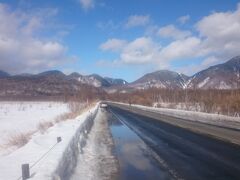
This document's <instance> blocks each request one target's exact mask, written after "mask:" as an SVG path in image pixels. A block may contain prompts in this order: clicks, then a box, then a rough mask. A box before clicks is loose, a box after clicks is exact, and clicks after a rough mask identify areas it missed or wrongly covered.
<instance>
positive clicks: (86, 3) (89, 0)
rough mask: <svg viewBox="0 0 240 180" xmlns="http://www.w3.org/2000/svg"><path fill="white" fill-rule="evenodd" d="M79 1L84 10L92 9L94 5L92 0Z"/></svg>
mask: <svg viewBox="0 0 240 180" xmlns="http://www.w3.org/2000/svg"><path fill="white" fill-rule="evenodd" d="M79 2H80V4H81V6H82V8H83V9H84V10H85V11H88V10H90V9H93V8H94V6H95V2H94V0H79Z"/></svg>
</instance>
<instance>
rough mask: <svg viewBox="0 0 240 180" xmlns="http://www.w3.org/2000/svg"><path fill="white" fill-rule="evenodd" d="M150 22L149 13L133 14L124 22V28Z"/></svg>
mask: <svg viewBox="0 0 240 180" xmlns="http://www.w3.org/2000/svg"><path fill="white" fill-rule="evenodd" d="M149 22H150V16H149V15H133V16H130V17H129V18H128V20H127V22H126V24H125V27H126V28H132V27H136V26H145V25H147V24H148V23H149Z"/></svg>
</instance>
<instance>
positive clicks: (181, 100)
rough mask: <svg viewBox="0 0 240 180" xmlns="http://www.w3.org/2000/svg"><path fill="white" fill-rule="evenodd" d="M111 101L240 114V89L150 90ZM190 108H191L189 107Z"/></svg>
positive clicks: (119, 94)
mask: <svg viewBox="0 0 240 180" xmlns="http://www.w3.org/2000/svg"><path fill="white" fill-rule="evenodd" d="M108 99H109V100H112V101H121V102H124V103H132V104H141V105H146V106H153V105H155V106H161V104H162V103H168V104H185V106H186V107H187V108H186V109H188V108H189V109H191V107H190V106H198V108H196V109H198V110H199V111H203V112H209V113H211V112H213V113H220V114H226V115H236V114H240V89H238V90H216V89H209V90H199V89H198V90H193V89H186V90H173V89H156V88H153V89H148V90H138V91H135V92H131V93H114V94H111V95H109V96H108ZM188 106H189V107H188Z"/></svg>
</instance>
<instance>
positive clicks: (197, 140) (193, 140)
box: [109, 106, 240, 180]
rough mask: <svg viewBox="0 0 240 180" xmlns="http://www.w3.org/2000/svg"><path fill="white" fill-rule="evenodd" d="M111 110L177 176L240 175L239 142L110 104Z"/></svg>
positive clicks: (239, 177)
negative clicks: (228, 140)
mask: <svg viewBox="0 0 240 180" xmlns="http://www.w3.org/2000/svg"><path fill="white" fill-rule="evenodd" d="M109 112H111V113H112V114H113V115H114V116H116V117H117V118H118V119H119V120H120V121H121V122H123V123H124V124H126V125H127V126H128V127H129V128H131V129H132V130H133V131H134V132H135V133H136V134H137V135H138V136H139V137H140V138H141V139H142V140H143V141H144V142H145V143H146V144H147V146H148V147H149V148H150V149H152V151H153V152H154V153H155V154H156V155H157V156H156V157H155V158H156V159H158V161H159V163H160V166H162V167H164V168H166V169H167V170H169V171H170V172H171V174H172V175H173V176H174V177H175V178H176V179H191V180H192V179H193V180H198V179H204V180H206V179H210V180H213V179H219V180H220V179H224V180H225V179H226V180H230V179H236V180H237V179H240V146H239V145H236V144H233V143H230V142H226V141H222V140H219V139H216V138H213V137H211V136H207V135H204V134H200V133H194V132H193V131H190V130H188V129H186V128H182V127H179V126H175V125H173V124H169V123H166V121H161V120H159V119H158V120H156V119H154V118H151V117H147V116H144V115H142V114H141V115H140V114H137V113H134V112H130V111H128V110H124V109H120V108H118V107H114V106H109ZM162 167H161V168H162Z"/></svg>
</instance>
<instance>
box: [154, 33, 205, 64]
mask: <svg viewBox="0 0 240 180" xmlns="http://www.w3.org/2000/svg"><path fill="white" fill-rule="evenodd" d="M200 45H201V40H200V39H198V38H196V37H189V38H186V39H183V40H177V41H173V42H172V43H170V44H169V45H167V46H166V47H164V48H163V49H162V50H161V52H160V57H159V58H161V59H163V60H165V61H171V60H177V59H182V58H190V57H197V56H200V55H201V51H199V48H200Z"/></svg>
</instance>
